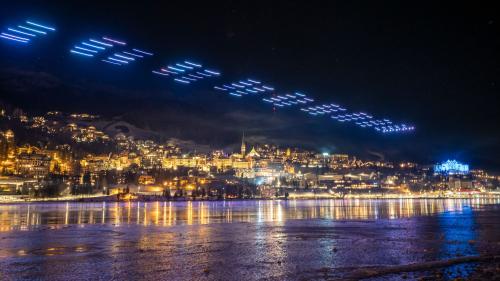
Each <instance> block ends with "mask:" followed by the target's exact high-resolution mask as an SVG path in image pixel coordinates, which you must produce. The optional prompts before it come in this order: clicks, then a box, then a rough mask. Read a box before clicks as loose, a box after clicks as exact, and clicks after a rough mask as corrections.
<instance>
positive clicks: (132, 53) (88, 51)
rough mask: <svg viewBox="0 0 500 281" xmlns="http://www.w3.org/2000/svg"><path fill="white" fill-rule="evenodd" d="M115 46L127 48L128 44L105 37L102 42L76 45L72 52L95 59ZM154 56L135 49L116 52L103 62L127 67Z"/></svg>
mask: <svg viewBox="0 0 500 281" xmlns="http://www.w3.org/2000/svg"><path fill="white" fill-rule="evenodd" d="M115 45H120V46H126V45H127V43H126V42H123V41H120V40H116V39H113V38H110V37H107V36H103V37H102V39H100V40H97V39H93V38H90V39H89V40H88V41H83V42H81V43H80V44H79V45H78V44H77V45H75V46H74V48H73V49H71V50H70V52H71V53H73V54H76V55H80V56H85V57H94V56H95V55H98V54H99V53H100V52H103V51H105V50H106V49H108V48H113V47H114V46H115ZM152 55H153V53H151V52H146V51H143V50H139V49H136V48H133V49H132V50H127V51H121V52H115V53H114V54H113V55H110V56H108V57H107V58H106V59H102V60H101V61H103V62H105V63H109V64H113V65H127V64H129V63H131V62H134V61H135V60H137V59H142V58H144V56H152Z"/></svg>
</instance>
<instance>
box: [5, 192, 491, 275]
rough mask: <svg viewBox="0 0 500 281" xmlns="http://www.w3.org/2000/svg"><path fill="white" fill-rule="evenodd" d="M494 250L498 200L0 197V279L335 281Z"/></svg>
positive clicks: (456, 271) (459, 269) (465, 270)
mask: <svg viewBox="0 0 500 281" xmlns="http://www.w3.org/2000/svg"><path fill="white" fill-rule="evenodd" d="M499 250H500V199H463V200H458V199H442V200H439V199H393V200H362V199H359V200H356V199H345V200H303V201H302V200H289V201H216V202H147V203H146V202H131V203H41V204H38V203H32V204H11V205H0V280H33V279H37V280H81V279H85V280H138V279H142V280H323V279H336V278H338V279H343V278H347V277H349V276H350V274H352V273H353V272H355V271H356V270H359V268H369V269H370V270H378V269H379V268H385V267H387V266H405V265H408V264H413V263H425V262H432V261H438V260H445V259H450V258H456V257H461V256H482V255H490V254H499V253H500V251H499ZM475 267H476V264H474V263H469V264H459V265H453V266H449V267H447V268H441V269H436V270H439V274H443V276H444V277H443V278H454V277H457V276H468V275H469V274H471V272H473V271H474V269H475ZM408 274H410V275H409V276H408V277H409V278H413V277H414V278H416V277H420V276H426V275H428V274H435V272H434V271H426V272H413V273H408ZM401 278H402V277H401V275H398V274H392V275H385V276H379V277H377V278H374V279H383V280H393V279H394V280H399V279H401Z"/></svg>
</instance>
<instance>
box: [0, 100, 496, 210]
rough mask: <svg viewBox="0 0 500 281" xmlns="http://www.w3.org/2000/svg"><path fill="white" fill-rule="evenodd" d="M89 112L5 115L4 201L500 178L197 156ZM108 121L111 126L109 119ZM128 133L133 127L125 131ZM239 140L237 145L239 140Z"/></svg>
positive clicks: (265, 147)
mask: <svg viewBox="0 0 500 281" xmlns="http://www.w3.org/2000/svg"><path fill="white" fill-rule="evenodd" d="M101 119H102V118H101V117H100V116H98V115H92V114H87V113H72V114H65V113H62V112H58V111H51V112H47V113H46V114H44V115H41V116H28V114H26V113H24V112H23V111H22V110H20V109H13V110H12V109H11V110H7V109H2V110H1V112H0V123H1V124H2V127H1V128H2V130H1V131H0V173H1V177H0V198H2V200H4V201H5V200H7V201H8V200H37V199H44V200H47V199H54V198H66V199H67V198H72V199H79V198H80V199H81V198H100V197H103V198H110V197H111V198H117V199H118V200H120V199H124V200H125V199H127V200H128V199H133V198H137V197H141V199H143V200H144V199H145V198H148V196H154V197H155V198H157V197H158V196H161V197H164V198H165V199H168V200H188V199H189V200H197V199H249V198H336V197H344V196H354V197H356V196H357V197H359V196H361V197H362V196H371V197H373V196H377V197H388V196H389V197H390V196H395V197H398V196H410V197H413V196H432V197H444V196H471V195H473V194H486V193H493V194H494V193H495V192H497V191H498V189H499V177H498V176H496V175H491V174H489V173H488V172H486V171H484V170H480V169H471V170H469V168H468V165H465V164H461V163H459V162H456V161H446V162H444V163H438V164H436V165H432V164H430V165H422V164H418V163H413V162H398V163H395V162H390V161H371V160H362V159H358V158H357V157H356V156H352V155H347V154H338V153H327V152H322V151H310V150H304V149H300V148H293V147H280V146H277V145H274V144H258V143H248V142H247V141H246V140H245V136H244V135H243V136H242V138H241V140H240V149H239V150H238V151H223V150H213V151H211V152H209V153H206V152H205V153H201V152H196V150H193V149H189V150H188V149H186V148H183V147H181V146H179V145H177V144H176V143H175V142H174V141H171V140H167V141H164V142H161V141H158V140H153V139H141V138H135V137H134V136H133V135H131V134H127V133H126V132H118V133H116V134H114V135H108V134H107V133H106V132H105V129H106V128H97V127H96V126H94V125H93V124H94V123H98V124H99V122H95V121H98V120H101ZM101 123H102V124H104V123H103V122H101ZM124 131H125V130H124ZM235 141H237V140H235Z"/></svg>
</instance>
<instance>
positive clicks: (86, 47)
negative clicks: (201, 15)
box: [0, 20, 415, 133]
mask: <svg viewBox="0 0 500 281" xmlns="http://www.w3.org/2000/svg"><path fill="white" fill-rule="evenodd" d="M26 24H27V25H28V26H29V27H28V26H24V25H18V26H17V28H18V29H16V28H10V27H9V28H8V30H9V31H10V32H13V33H15V34H17V35H13V34H10V33H6V32H2V33H1V35H0V37H2V38H5V39H8V40H13V41H18V42H22V43H27V42H29V40H30V38H26V37H22V36H29V37H36V36H37V34H42V35H45V34H47V32H46V31H55V28H53V27H50V26H46V25H42V24H39V23H36V22H33V21H29V20H28V21H26ZM19 29H22V30H23V31H21V30H19ZM40 29H42V30H40ZM114 45H120V46H125V45H127V43H126V42H123V41H120V40H117V39H113V38H110V37H107V36H103V37H102V39H100V40H97V39H93V38H90V39H89V40H88V41H83V42H81V44H79V45H75V46H74V48H73V49H71V50H70V52H71V53H73V54H76V55H80V56H85V57H94V56H95V55H97V54H99V53H100V52H102V51H104V50H106V49H107V48H112V47H114ZM145 55H146V56H153V53H151V52H147V51H143V50H139V49H135V48H133V49H132V50H129V51H121V52H116V53H114V54H113V55H111V56H108V57H107V58H106V59H102V61H103V62H106V63H109V64H112V65H118V66H121V65H127V64H129V63H131V62H133V61H135V60H136V59H142V58H144V56H145ZM152 73H154V74H156V75H160V76H171V75H173V76H174V77H175V78H174V81H175V82H178V83H182V84H191V83H192V82H196V81H198V80H201V79H205V78H210V77H213V76H220V72H217V71H214V70H209V69H202V65H201V64H198V63H194V62H191V61H184V62H181V63H175V65H167V66H166V67H162V68H160V70H153V71H152ZM260 84H261V82H260V81H257V80H254V79H246V81H238V82H234V83H230V84H223V85H222V86H215V87H214V89H215V90H219V91H224V92H228V93H229V95H231V96H235V97H242V96H245V95H249V94H259V93H269V92H273V91H274V88H273V87H270V86H265V85H262V86H261V85H260ZM262 100H263V101H264V102H266V103H271V104H272V105H273V106H276V107H293V106H298V105H304V104H308V103H312V102H314V99H312V98H310V97H307V96H306V95H304V94H302V93H294V94H286V95H275V96H272V97H267V98H263V99H262ZM301 110H302V111H304V112H307V113H308V114H310V115H313V116H318V115H325V114H331V113H335V112H345V111H347V109H345V108H343V107H340V106H338V105H335V104H323V105H317V106H310V107H307V108H301ZM331 118H332V119H335V120H337V121H338V122H351V121H354V122H355V124H356V125H357V126H360V127H362V128H367V127H368V128H370V127H373V128H374V129H375V130H377V131H379V132H383V133H388V132H401V131H413V130H414V129H415V127H413V126H407V125H405V124H400V125H394V124H392V121H390V120H388V119H379V120H372V119H373V117H372V116H371V115H368V114H366V113H363V112H360V113H352V114H337V115H331Z"/></svg>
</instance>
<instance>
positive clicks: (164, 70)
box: [161, 68, 179, 74]
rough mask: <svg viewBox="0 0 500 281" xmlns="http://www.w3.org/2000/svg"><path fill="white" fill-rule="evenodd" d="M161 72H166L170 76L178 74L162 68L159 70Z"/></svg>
mask: <svg viewBox="0 0 500 281" xmlns="http://www.w3.org/2000/svg"><path fill="white" fill-rule="evenodd" d="M161 71H163V72H167V73H170V74H179V73H177V72H175V71H170V70H168V69H165V68H162V69H161Z"/></svg>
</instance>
